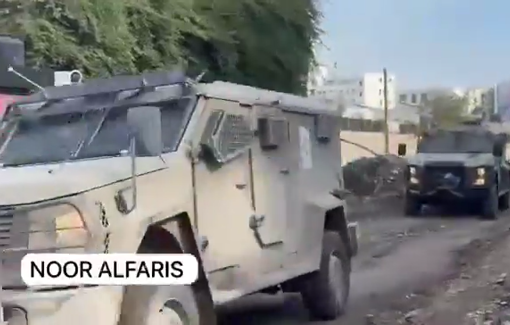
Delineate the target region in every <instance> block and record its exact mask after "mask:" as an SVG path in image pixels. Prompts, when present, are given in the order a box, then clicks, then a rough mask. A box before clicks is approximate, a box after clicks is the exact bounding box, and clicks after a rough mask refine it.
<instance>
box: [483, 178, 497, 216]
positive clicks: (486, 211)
mask: <svg viewBox="0 0 510 325" xmlns="http://www.w3.org/2000/svg"><path fill="white" fill-rule="evenodd" d="M498 203H499V196H498V189H497V187H496V186H492V187H491V189H490V190H489V194H488V195H487V197H486V198H485V199H484V200H483V201H482V218H483V219H486V220H494V219H496V218H497V216H498Z"/></svg>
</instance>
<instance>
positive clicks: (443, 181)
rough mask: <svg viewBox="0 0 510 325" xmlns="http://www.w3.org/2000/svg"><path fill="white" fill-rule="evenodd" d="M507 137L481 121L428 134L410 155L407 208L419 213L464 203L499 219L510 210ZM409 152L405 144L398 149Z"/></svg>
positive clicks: (509, 166) (406, 197) (411, 212)
mask: <svg viewBox="0 0 510 325" xmlns="http://www.w3.org/2000/svg"><path fill="white" fill-rule="evenodd" d="M507 141H508V135H507V134H505V133H501V132H499V131H495V130H494V128H490V127H484V126H482V125H462V126H460V127H458V128H454V129H440V130H435V131H432V132H429V133H427V134H425V135H424V136H422V137H421V139H420V140H419V141H418V147H417V151H416V154H415V155H413V156H409V157H407V163H408V165H407V171H406V179H407V184H406V191H405V207H404V212H405V214H406V215H408V216H413V215H418V214H419V213H420V212H421V208H422V206H423V205H425V204H428V205H459V206H468V205H469V206H470V208H471V209H476V212H477V213H480V214H481V216H482V217H483V218H484V219H495V218H496V217H497V214H498V211H499V210H505V209H508V208H509V198H510V197H509V190H510V165H509V162H508V161H507V159H506V144H507ZM398 151H399V152H398V154H399V156H405V155H406V146H405V144H400V145H399V148H398Z"/></svg>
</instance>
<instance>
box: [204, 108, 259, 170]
mask: <svg viewBox="0 0 510 325" xmlns="http://www.w3.org/2000/svg"><path fill="white" fill-rule="evenodd" d="M252 140H253V132H252V130H251V128H250V124H249V121H248V120H247V119H246V117H245V116H244V115H237V114H230V113H225V112H223V111H215V112H213V113H212V114H211V115H210V116H209V120H208V121H207V125H206V128H205V130H204V133H203V135H202V139H201V145H202V148H203V149H204V151H205V153H206V154H207V155H210V156H212V157H213V159H214V160H215V161H216V162H217V163H225V162H227V161H229V160H231V159H234V158H235V157H237V156H238V155H239V154H241V153H243V152H244V151H245V150H247V149H248V148H249V146H250V144H251V142H252Z"/></svg>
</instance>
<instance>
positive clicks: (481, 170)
mask: <svg viewBox="0 0 510 325" xmlns="http://www.w3.org/2000/svg"><path fill="white" fill-rule="evenodd" d="M476 174H477V175H478V176H479V177H483V176H485V168H483V167H479V168H477V169H476Z"/></svg>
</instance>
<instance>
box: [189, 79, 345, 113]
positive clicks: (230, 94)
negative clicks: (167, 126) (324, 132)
mask: <svg viewBox="0 0 510 325" xmlns="http://www.w3.org/2000/svg"><path fill="white" fill-rule="evenodd" d="M198 89H199V91H198V93H199V94H200V95H203V96H205V97H212V98H218V99H225V100H230V101H236V102H239V103H241V104H247V105H257V104H258V105H264V106H275V107H279V108H281V109H282V110H284V111H288V112H296V113H303V114H312V115H319V114H321V115H322V114H325V115H336V116H341V112H340V111H338V110H337V109H336V107H335V106H334V105H332V104H330V103H328V102H326V101H323V100H320V99H316V98H308V97H302V96H297V95H292V94H287V93H281V92H276V91H271V90H265V89H260V88H256V87H251V86H245V85H240V84H235V83H230V82H225V81H214V82H212V83H202V84H199V85H198Z"/></svg>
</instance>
